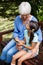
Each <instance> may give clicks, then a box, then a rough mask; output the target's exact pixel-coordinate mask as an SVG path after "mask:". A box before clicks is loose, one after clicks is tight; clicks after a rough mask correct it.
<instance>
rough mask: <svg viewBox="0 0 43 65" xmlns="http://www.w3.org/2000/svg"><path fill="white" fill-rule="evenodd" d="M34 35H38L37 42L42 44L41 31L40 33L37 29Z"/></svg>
mask: <svg viewBox="0 0 43 65" xmlns="http://www.w3.org/2000/svg"><path fill="white" fill-rule="evenodd" d="M36 33H37V35H38V41H39V42H42V31H41V29H40V28H39V29H38V31H37V32H36Z"/></svg>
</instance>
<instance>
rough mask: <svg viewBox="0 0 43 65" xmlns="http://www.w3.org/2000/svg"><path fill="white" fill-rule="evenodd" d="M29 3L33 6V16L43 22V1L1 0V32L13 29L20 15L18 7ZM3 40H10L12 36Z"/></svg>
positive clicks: (5, 36)
mask: <svg viewBox="0 0 43 65" xmlns="http://www.w3.org/2000/svg"><path fill="white" fill-rule="evenodd" d="M23 1H28V2H30V4H31V6H32V11H31V14H32V15H34V16H35V17H36V18H37V19H38V21H41V22H42V21H43V0H0V32H3V31H7V30H10V29H13V25H14V24H13V22H14V19H15V17H16V16H17V15H18V14H19V13H18V6H19V4H20V3H21V2H23ZM3 37H4V38H3V40H5V39H6V40H8V39H9V38H11V37H12V34H11V33H10V34H6V35H4V36H3Z"/></svg>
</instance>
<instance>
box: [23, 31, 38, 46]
mask: <svg viewBox="0 0 43 65" xmlns="http://www.w3.org/2000/svg"><path fill="white" fill-rule="evenodd" d="M24 37H25V39H26V46H31V44H29V40H30V37H29V36H28V30H25V31H24ZM32 42H38V36H37V34H36V33H34V38H33V40H32Z"/></svg>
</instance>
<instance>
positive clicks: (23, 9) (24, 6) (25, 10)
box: [19, 2, 31, 14]
mask: <svg viewBox="0 0 43 65" xmlns="http://www.w3.org/2000/svg"><path fill="white" fill-rule="evenodd" d="M19 13H20V14H30V13H31V5H30V3H29V2H22V3H21V4H20V5H19Z"/></svg>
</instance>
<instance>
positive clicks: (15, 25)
mask: <svg viewBox="0 0 43 65" xmlns="http://www.w3.org/2000/svg"><path fill="white" fill-rule="evenodd" d="M16 37H18V29H17V22H16V20H15V21H14V32H13V38H16Z"/></svg>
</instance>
